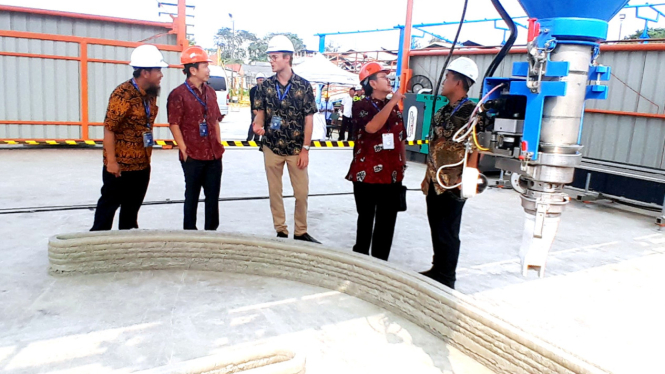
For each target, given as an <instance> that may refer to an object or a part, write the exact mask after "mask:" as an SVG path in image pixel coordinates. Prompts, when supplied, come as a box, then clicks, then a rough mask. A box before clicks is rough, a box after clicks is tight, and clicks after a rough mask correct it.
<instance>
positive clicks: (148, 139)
mask: <svg viewBox="0 0 665 374" xmlns="http://www.w3.org/2000/svg"><path fill="white" fill-rule="evenodd" d="M154 145H155V139H153V137H152V132H144V133H143V146H144V147H146V148H148V147H152V146H154Z"/></svg>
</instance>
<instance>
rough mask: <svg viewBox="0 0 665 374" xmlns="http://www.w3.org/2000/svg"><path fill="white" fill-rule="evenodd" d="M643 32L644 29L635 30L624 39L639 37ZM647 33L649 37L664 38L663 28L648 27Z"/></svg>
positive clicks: (664, 31)
mask: <svg viewBox="0 0 665 374" xmlns="http://www.w3.org/2000/svg"><path fill="white" fill-rule="evenodd" d="M643 32H644V29H642V30H637V31H635V32H634V33H633V34H631V35H628V36H626V37H625V38H624V39H640V37H641V36H642V33H643ZM647 34H649V38H651V39H665V28H662V27H658V28H653V27H649V29H648V30H647Z"/></svg>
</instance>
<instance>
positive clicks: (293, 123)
mask: <svg viewBox="0 0 665 374" xmlns="http://www.w3.org/2000/svg"><path fill="white" fill-rule="evenodd" d="M256 87H257V89H256V97H255V98H254V109H256V110H263V111H264V113H265V115H264V119H265V120H264V124H263V128H264V130H265V132H266V133H265V135H264V136H263V138H262V139H261V145H262V146H265V147H268V149H270V150H271V151H272V152H273V153H275V154H277V155H280V156H293V155H299V154H300V152H301V150H302V147H303V144H304V142H305V117H307V116H309V115H313V114H315V113H316V112H317V109H316V101H315V99H314V91H313V90H312V85H311V84H310V83H309V82H308V81H307V80H306V79H303V78H302V77H300V76H298V75H297V74H295V73H293V74H292V75H291V78H290V79H289V83H288V84H287V85H286V86H282V84H281V83H279V81H278V80H277V74H275V75H273V76H271V77H270V78H267V79H266V80H264V81H263V83H262V84H261V85H258V86H256ZM281 95H285V96H284V100H280V96H281ZM275 116H278V117H281V119H282V121H281V126H280V128H279V129H276V130H272V129H271V128H270V124H271V122H272V119H273V117H275Z"/></svg>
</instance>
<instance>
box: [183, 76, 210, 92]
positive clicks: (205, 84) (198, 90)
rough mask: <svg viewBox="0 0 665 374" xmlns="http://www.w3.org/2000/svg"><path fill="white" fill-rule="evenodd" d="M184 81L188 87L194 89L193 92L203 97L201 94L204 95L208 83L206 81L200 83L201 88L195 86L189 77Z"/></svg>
mask: <svg viewBox="0 0 665 374" xmlns="http://www.w3.org/2000/svg"><path fill="white" fill-rule="evenodd" d="M185 83H186V84H187V85H188V86H189V87H191V88H192V89H193V90H194V92H196V93H198V94H199V96H200V97H204V96H203V95H205V92H206V86H207V85H208V84H207V83H205V82H203V83H202V84H201V88H200V89H199V88H198V87H196V86H195V85H194V83H192V82H191V81H190V80H189V78H188V79H187V80H185Z"/></svg>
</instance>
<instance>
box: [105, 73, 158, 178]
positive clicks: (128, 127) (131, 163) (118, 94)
mask: <svg viewBox="0 0 665 374" xmlns="http://www.w3.org/2000/svg"><path fill="white" fill-rule="evenodd" d="M144 100H145V102H146V103H147V104H148V105H150V118H149V119H147V118H146V112H145V107H144V105H143V102H144ZM156 117H157V98H156V97H154V96H147V95H146V93H145V91H143V90H141V91H140V92H139V91H138V90H136V88H134V85H133V84H132V81H131V80H128V81H127V82H125V83H123V84H121V85H119V86H118V87H116V89H115V90H113V93H112V94H111V97H110V98H109V106H108V108H107V109H106V118H105V119H104V127H106V128H107V129H108V130H110V131H112V132H113V133H114V134H115V159H116V161H117V162H118V165H119V166H120V171H137V170H145V169H147V168H149V167H150V156H151V155H152V147H148V148H146V147H145V146H144V145H143V134H144V133H145V132H150V131H152V130H151V129H152V128H153V125H154V124H155V118H156ZM148 123H150V127H148V126H147V124H148ZM107 164H108V161H107V158H106V149H104V165H107Z"/></svg>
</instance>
